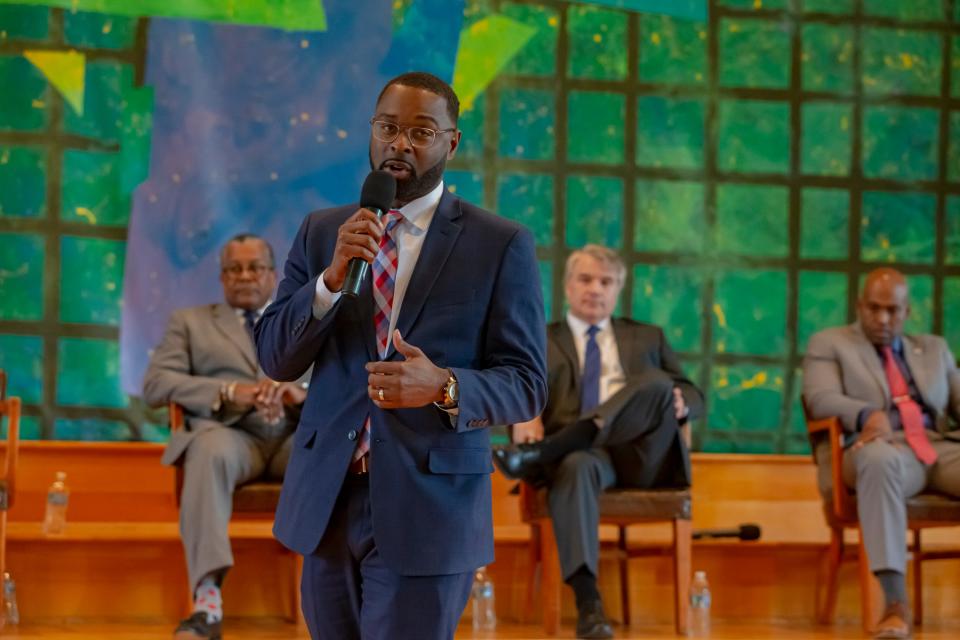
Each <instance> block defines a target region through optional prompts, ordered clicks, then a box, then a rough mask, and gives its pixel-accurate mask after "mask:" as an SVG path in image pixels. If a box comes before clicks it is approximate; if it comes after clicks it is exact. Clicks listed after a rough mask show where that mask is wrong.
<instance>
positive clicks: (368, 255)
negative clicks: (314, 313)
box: [323, 209, 383, 292]
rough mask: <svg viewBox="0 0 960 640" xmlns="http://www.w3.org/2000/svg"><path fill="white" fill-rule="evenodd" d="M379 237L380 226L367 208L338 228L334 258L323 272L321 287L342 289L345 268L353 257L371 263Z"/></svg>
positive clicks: (378, 247)
mask: <svg viewBox="0 0 960 640" xmlns="http://www.w3.org/2000/svg"><path fill="white" fill-rule="evenodd" d="M381 235H383V223H382V222H381V221H380V219H379V218H377V216H376V214H374V213H373V212H372V211H370V210H369V209H358V210H357V212H356V213H354V214H353V215H352V216H350V217H349V218H347V221H346V222H344V223H343V224H342V225H340V230H339V231H338V233H337V245H336V247H334V249H333V259H332V260H331V261H330V265H329V266H328V267H327V268H326V270H325V271H324V272H323V284H324V285H326V287H327V290H328V291H333V292H336V291H340V290H341V289H343V281H344V280H346V278H347V269H348V268H349V266H350V261H351V260H352V259H353V258H360V259H361V260H363V261H364V262H366V263H367V264H371V263H372V262H373V260H374V259H375V258H376V257H377V252H378V251H379V250H380V236H381Z"/></svg>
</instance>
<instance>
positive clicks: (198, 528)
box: [143, 235, 306, 640]
mask: <svg viewBox="0 0 960 640" xmlns="http://www.w3.org/2000/svg"><path fill="white" fill-rule="evenodd" d="M220 266H221V272H220V281H221V283H222V284H223V294H224V298H225V300H226V302H224V303H219V304H207V305H202V306H199V307H191V308H188V309H180V310H178V311H175V312H174V313H173V314H172V315H171V316H170V322H169V324H168V326H167V332H166V334H165V335H164V337H163V341H162V342H161V343H160V345H159V346H158V347H157V348H156V350H155V351H154V353H153V356H152V358H151V359H150V367H149V368H148V370H147V373H146V376H145V378H144V383H143V394H144V399H145V400H146V402H147V403H148V404H149V405H150V406H153V407H161V406H165V405H166V404H167V403H169V402H176V403H178V404H180V405H182V406H183V407H184V410H185V413H186V423H187V424H186V428H185V429H184V430H182V431H178V432H175V433H173V434H172V436H171V438H170V443H169V444H168V445H167V448H166V450H165V451H164V454H163V462H164V464H170V465H173V464H178V463H181V462H182V464H183V491H182V494H181V499H180V534H181V537H182V539H183V549H184V552H185V554H186V557H187V571H188V574H189V578H190V586H191V588H192V589H193V590H194V591H193V594H194V612H193V615H191V616H190V617H189V618H187V619H186V620H184V621H183V622H181V623H180V626H179V627H178V628H177V630H176V632H175V636H174V637H175V638H177V639H179V640H188V639H193V638H219V637H220V627H221V618H222V616H223V608H222V598H221V596H220V585H221V583H222V582H223V577H224V575H225V574H226V572H227V570H228V569H229V568H230V567H231V566H233V554H232V553H231V551H230V539H229V538H228V536H227V524H228V523H229V521H230V513H231V508H232V506H233V490H234V489H235V488H236V487H237V486H238V485H240V484H242V483H244V482H248V481H250V480H253V479H255V478H257V477H259V476H261V475H263V474H264V472H265V471H266V472H267V474H268V475H269V476H271V477H274V478H277V479H279V478H281V477H283V472H284V469H285V468H286V465H287V460H288V459H289V457H290V442H291V434H292V433H293V430H294V427H295V426H296V420H297V417H298V415H299V411H298V409H297V407H298V406H299V405H300V404H302V403H303V400H304V397H305V396H306V392H305V391H304V389H303V387H302V386H301V385H300V384H297V383H286V384H281V383H278V382H274V381H272V380H270V379H268V378H267V377H266V376H265V375H264V374H263V371H262V370H261V369H260V367H259V365H258V364H257V358H256V353H255V350H254V344H253V326H254V323H255V322H256V321H257V319H258V318H259V317H260V314H262V313H263V310H264V309H265V308H266V306H267V304H268V303H269V301H270V298H271V296H272V295H273V291H274V288H275V287H276V284H277V278H276V275H275V274H274V264H273V250H272V249H271V248H270V245H269V244H267V242H266V241H264V240H263V239H261V238H258V237H256V236H252V235H238V236H236V237H234V238H233V239H232V240H230V241H229V242H228V243H227V244H226V246H224V248H223V250H222V252H221V254H220Z"/></svg>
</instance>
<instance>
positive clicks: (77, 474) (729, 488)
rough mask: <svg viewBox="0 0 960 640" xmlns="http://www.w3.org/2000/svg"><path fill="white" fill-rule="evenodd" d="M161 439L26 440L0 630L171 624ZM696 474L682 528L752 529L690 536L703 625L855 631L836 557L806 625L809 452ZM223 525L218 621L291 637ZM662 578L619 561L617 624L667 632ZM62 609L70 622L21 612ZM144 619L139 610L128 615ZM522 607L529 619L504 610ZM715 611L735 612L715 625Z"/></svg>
mask: <svg viewBox="0 0 960 640" xmlns="http://www.w3.org/2000/svg"><path fill="white" fill-rule="evenodd" d="M161 451H162V447H161V446H159V445H153V444H144V443H114V444H111V443H61V442H27V443H23V446H22V448H21V465H20V473H19V474H18V476H19V477H18V486H17V496H16V503H15V504H14V507H13V509H12V510H11V511H10V522H9V539H8V561H9V566H10V570H11V572H12V573H13V576H14V578H15V579H16V581H17V593H18V601H19V606H20V612H21V616H22V618H23V622H24V624H25V625H26V626H23V627H22V628H21V629H20V630H19V631H18V634H19V635H13V634H10V633H9V630H4V631H0V636H3V637H4V638H6V637H11V638H16V637H22V638H40V637H43V638H63V639H64V640H66V639H74V638H109V639H113V638H137V639H138V640H141V639H148V638H154V637H156V638H158V639H159V638H169V637H170V635H171V633H170V632H171V630H172V625H173V624H175V622H176V620H178V619H179V618H181V617H182V616H183V615H184V613H185V609H186V607H187V602H188V595H187V591H188V590H187V585H186V570H185V568H184V566H183V551H182V548H181V545H180V540H179V534H178V531H177V524H176V522H177V513H176V504H175V501H174V497H173V489H174V482H173V472H172V470H170V469H169V468H166V467H163V466H161V465H160V453H161ZM56 471H66V472H67V481H68V484H69V486H70V489H71V496H70V507H69V512H68V526H67V532H66V533H65V534H64V535H63V536H59V537H57V538H48V537H45V536H44V535H43V534H42V533H41V531H40V525H39V522H40V519H41V518H42V514H43V507H44V499H45V492H46V489H47V487H48V486H49V483H50V482H51V480H52V479H53V477H54V473H55V472H56ZM693 476H694V487H693V526H694V528H695V529H696V528H717V527H731V526H736V525H737V524H739V523H744V522H755V523H757V524H759V525H760V526H761V528H762V530H763V537H762V539H761V540H760V541H758V542H755V543H737V542H729V541H723V540H719V541H709V540H705V541H698V542H694V545H693V550H692V557H693V568H694V569H703V570H706V571H707V574H708V576H709V579H710V583H711V586H712V588H713V592H714V618H715V619H716V620H718V621H720V622H721V623H722V624H721V626H720V627H719V632H718V634H716V635H715V636H714V637H717V638H738V639H744V640H746V639H748V638H752V637H756V638H859V637H862V636H861V635H860V632H859V618H860V608H859V589H858V585H857V574H856V570H855V567H854V566H852V565H850V566H845V567H844V568H843V569H842V570H841V573H840V592H839V602H838V608H837V625H838V626H837V627H836V629H835V630H834V629H820V630H815V629H814V628H813V627H812V626H811V625H812V624H813V620H814V615H815V602H816V594H817V585H818V582H819V581H820V579H821V577H822V567H823V564H822V561H823V559H824V557H825V552H826V547H827V541H828V539H829V536H828V530H827V527H826V525H825V524H824V519H823V514H822V512H821V502H820V499H819V496H818V495H817V491H816V480H815V469H814V466H813V464H812V461H811V460H810V458H809V457H804V456H765V455H740V456H731V455H709V454H695V455H694V456H693ZM512 486H513V483H511V482H509V481H508V480H506V479H505V478H503V477H502V476H500V475H499V474H495V475H494V476H493V497H494V498H493V499H494V504H493V517H494V535H495V541H496V555H497V559H496V562H495V563H494V564H493V565H491V566H490V568H489V571H490V574H491V576H492V578H493V580H494V584H495V588H496V601H497V614H498V617H499V618H500V620H501V622H502V623H503V626H502V628H501V630H500V632H499V633H498V634H497V635H495V636H491V637H492V638H510V639H517V638H535V637H540V636H539V635H538V631H539V626H538V624H537V623H538V618H539V615H538V612H537V611H531V610H530V605H529V604H528V602H529V601H528V599H527V594H528V586H529V584H530V580H529V578H530V556H529V554H528V544H529V529H528V527H527V526H526V525H524V524H523V523H522V522H521V521H520V518H519V505H518V504H517V496H515V495H512V494H511V493H510V489H511V487H512ZM958 532H960V529H958V528H951V529H943V530H938V531H934V532H931V533H930V534H929V535H928V536H927V537H925V540H924V546H925V547H928V548H931V549H936V548H938V547H943V548H949V547H953V548H955V547H956V546H957V545H958V544H960V533H958ZM231 533H232V536H233V539H234V543H233V545H234V553H235V556H236V561H237V565H236V567H235V568H234V570H233V571H232V572H231V573H230V574H229V576H228V578H227V581H226V584H225V586H224V601H225V610H226V614H227V616H228V619H229V620H230V627H229V629H230V636H231V637H235V638H292V637H298V636H296V635H295V633H296V632H295V631H294V630H293V629H294V628H293V627H285V626H284V624H286V622H285V621H284V620H283V619H284V618H285V617H287V618H290V617H291V615H292V614H291V611H292V608H293V607H292V605H293V602H294V597H293V589H294V588H295V584H296V563H295V562H294V560H293V556H292V555H291V554H290V553H288V552H286V551H285V550H283V549H282V548H281V547H280V545H279V544H278V543H277V542H276V541H275V540H274V539H273V538H272V536H271V533H270V522H269V521H259V522H251V521H241V522H235V523H233V525H232V526H231ZM614 533H615V532H614V531H612V530H611V531H607V530H602V531H601V540H603V541H604V543H605V545H607V546H609V547H611V548H612V546H613V543H614V538H615V535H614ZM668 536H669V527H668V526H659V525H654V526H641V527H636V528H635V529H631V531H630V535H629V542H630V544H631V545H647V544H651V543H657V542H661V541H666V540H667V539H668ZM850 540H851V541H853V537H852V536H851V538H850ZM927 564H928V566H927V567H926V568H925V569H924V608H925V620H926V621H927V622H928V626H927V629H926V633H925V634H924V635H923V636H922V637H923V638H937V639H938V640H939V639H943V640H946V639H947V638H950V639H954V638H960V560H942V561H937V562H933V563H927ZM672 582H673V579H672V569H671V564H670V562H669V559H668V558H665V557H644V558H636V559H634V560H632V561H631V562H630V576H629V586H630V609H631V616H632V620H633V621H634V624H635V626H634V627H633V628H632V629H631V630H630V632H629V634H627V633H625V632H621V633H620V634H619V635H618V637H621V638H634V637H637V638H639V637H644V638H661V637H662V638H667V637H674V636H673V634H672V632H671V631H670V630H671V628H672V627H671V626H670V625H671V623H672V620H673V607H672V606H671V604H670V603H671V602H672V600H671V594H672ZM600 589H601V592H602V594H603V597H604V600H605V603H606V607H607V613H608V615H609V616H610V617H611V618H613V619H614V620H615V621H619V620H621V619H622V617H621V616H622V613H623V612H622V611H621V607H620V597H619V589H620V584H619V579H618V574H617V570H616V562H615V560H613V559H612V558H610V559H606V560H601V566H600ZM561 604H562V607H561V608H562V613H563V618H564V623H565V624H566V625H567V627H565V633H566V635H565V636H560V637H573V634H572V628H571V627H570V626H569V625H571V624H572V623H573V621H574V619H575V613H576V610H575V607H574V603H573V597H572V593H570V590H569V589H564V591H563V599H562V603H561ZM63 620H67V621H69V622H70V624H69V625H68V626H48V627H44V626H33V625H44V624H49V625H57V624H58V623H59V622H60V621H63ZM271 620H273V621H275V622H273V623H271V622H270V621H271ZM142 621H149V622H150V625H149V626H145V627H144V626H129V625H138V624H139V623H141V622H142ZM520 623H523V624H525V625H527V626H517V625H519V624H520ZM726 623H731V624H735V625H737V626H733V627H725V626H723V625H724V624H726ZM113 624H116V625H128V626H111V625H113ZM104 625H106V626H104ZM263 625H266V626H263ZM938 625H939V626H938ZM951 625H952V626H951ZM724 629H727V631H724ZM940 629H947V631H943V632H941V631H940ZM300 637H306V636H300ZM460 637H462V638H469V637H471V634H470V633H466V634H461V636H460Z"/></svg>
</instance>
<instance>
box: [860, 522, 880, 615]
mask: <svg viewBox="0 0 960 640" xmlns="http://www.w3.org/2000/svg"><path fill="white" fill-rule="evenodd" d="M858 533H859V534H860V540H859V543H858V556H859V557H858V562H859V564H860V616H861V623H862V625H863V630H864V631H865V632H866V633H873V629H874V627H876V626H877V622H879V620H880V610H881V608H882V606H883V604H882V601H883V593H882V592H881V591H880V583H879V582H878V581H877V578H876V577H875V576H874V575H873V572H871V571H870V560H869V558H868V557H867V548H866V547H865V546H864V544H863V531H862V530H859V529H858Z"/></svg>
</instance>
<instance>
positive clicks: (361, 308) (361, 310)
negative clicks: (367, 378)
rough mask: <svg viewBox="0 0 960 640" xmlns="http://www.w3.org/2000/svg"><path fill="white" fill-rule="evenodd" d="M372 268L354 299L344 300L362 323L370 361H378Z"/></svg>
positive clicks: (364, 341)
mask: <svg viewBox="0 0 960 640" xmlns="http://www.w3.org/2000/svg"><path fill="white" fill-rule="evenodd" d="M372 271H373V270H372V269H367V277H366V278H364V279H363V282H361V283H360V291H359V292H357V297H356V298H354V299H353V300H344V301H343V302H347V303H349V304H350V308H351V309H352V311H353V315H354V318H355V319H356V322H357V324H358V325H360V333H361V335H362V336H363V338H362V339H363V343H364V344H365V345H366V347H367V355H369V356H370V362H376V361H377V360H379V359H380V355H379V354H378V353H377V329H376V327H374V326H373V314H374V311H373V275H372Z"/></svg>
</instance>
